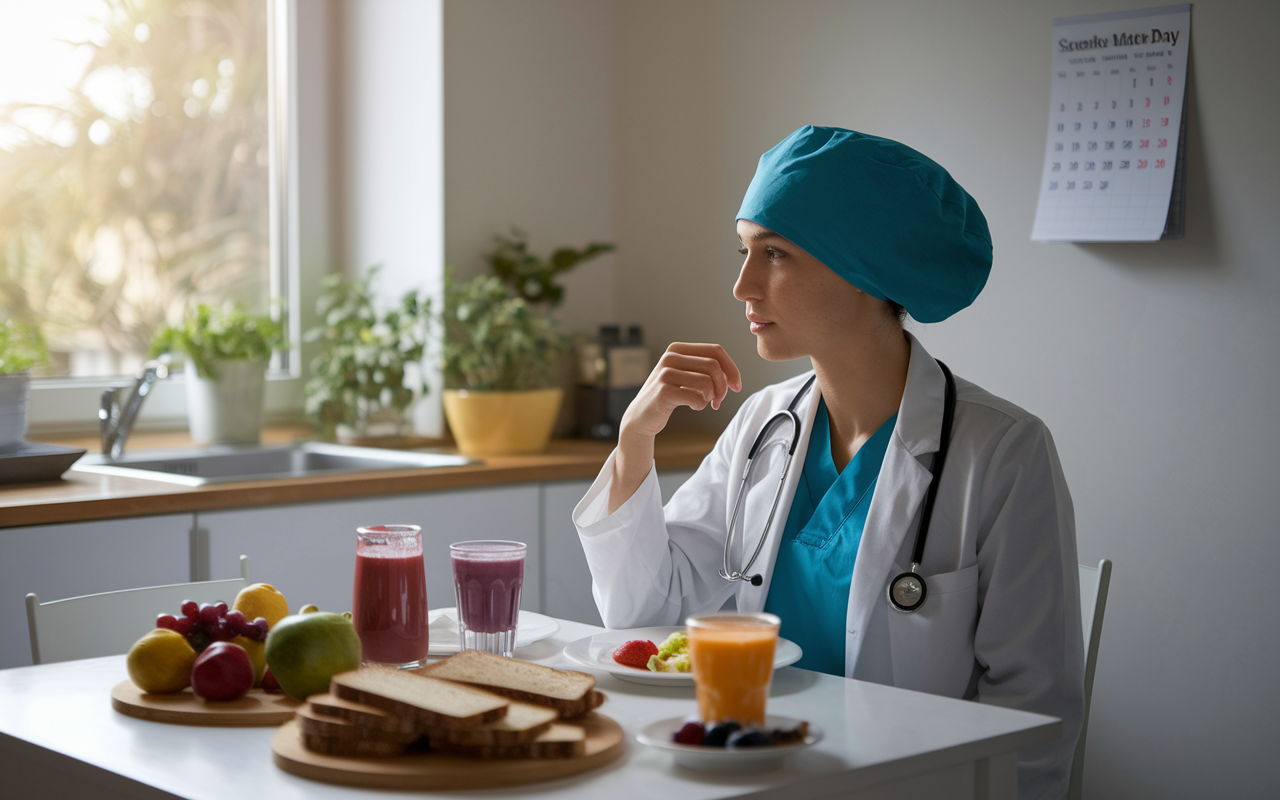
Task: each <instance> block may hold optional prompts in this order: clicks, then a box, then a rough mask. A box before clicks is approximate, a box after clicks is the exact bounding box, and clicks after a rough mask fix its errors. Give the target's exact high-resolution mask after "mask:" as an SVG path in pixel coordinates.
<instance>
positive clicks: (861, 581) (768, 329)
mask: <svg viewBox="0 0 1280 800" xmlns="http://www.w3.org/2000/svg"><path fill="white" fill-rule="evenodd" d="M737 230H738V236H739V239H740V240H741V242H742V249H741V251H740V252H742V253H743V255H744V256H745V260H744V262H743V265H742V270H741V274H740V275H739V277H738V281H737V283H736V284H735V286H734V289H733V292H734V297H736V298H737V299H738V300H740V301H742V302H743V303H744V304H745V306H746V316H747V319H748V320H749V322H750V325H751V331H752V333H754V334H755V336H756V342H757V349H758V352H759V353H760V355H761V356H763V357H764V358H766V359H768V360H771V361H780V360H788V359H794V358H800V357H803V356H807V357H808V358H809V359H810V362H811V363H812V366H813V371H812V372H811V373H806V374H804V375H800V376H798V377H796V378H793V379H791V380H788V381H784V382H783V383H780V384H777V385H775V386H770V387H767V388H765V389H762V390H761V391H759V392H757V393H755V394H754V395H752V396H751V397H749V398H748V399H747V400H746V402H745V403H743V405H742V408H741V409H740V410H739V411H738V413H737V415H736V416H735V417H734V418H733V420H732V421H731V422H730V423H729V426H728V429H727V430H726V431H725V432H724V434H723V435H722V436H721V437H720V439H719V441H718V442H717V443H716V446H715V449H714V450H713V451H712V452H711V454H710V455H708V456H707V458H706V459H705V460H704V461H703V463H702V465H701V466H700V467H699V468H698V471H697V472H696V473H695V474H694V475H693V477H692V478H690V479H689V481H688V482H687V483H685V485H684V486H683V487H681V488H680V490H679V491H677V492H676V494H675V495H674V496H673V497H672V499H671V502H670V503H668V504H667V506H666V508H665V509H664V508H663V507H662V504H661V500H660V497H659V492H658V484H657V478H656V476H655V474H654V469H653V439H654V436H655V435H656V434H657V433H658V432H660V431H661V430H662V429H663V427H664V426H665V425H666V423H667V420H668V418H669V417H670V414H671V412H672V411H673V410H674V409H675V408H676V407H678V406H682V405H683V406H690V407H692V408H694V409H702V408H704V407H706V406H707V405H711V406H712V407H713V408H718V407H719V405H720V403H721V402H722V401H723V400H724V398H725V396H726V394H727V392H728V391H729V390H733V391H741V389H742V382H741V377H740V374H739V372H738V369H737V367H736V366H735V365H734V363H733V361H732V360H731V359H730V358H729V356H728V355H727V354H726V353H725V351H724V350H723V349H722V348H721V347H720V346H719V345H715V344H673V345H671V347H669V348H668V349H667V351H666V352H665V353H664V354H663V356H662V358H661V359H660V360H659V362H658V365H657V367H656V368H655V369H654V371H653V373H652V374H651V375H650V376H649V379H648V381H647V382H646V383H645V385H644V387H643V388H642V389H641V390H640V393H639V396H638V397H637V398H636V400H635V401H634V402H633V403H632V404H631V406H630V408H629V409H628V410H627V413H626V416H625V417H624V419H623V422H622V425H621V429H620V433H619V438H618V447H617V449H616V450H615V451H614V452H613V454H612V455H611V456H610V458H609V460H608V462H607V463H606V464H605V466H604V468H603V470H602V471H601V473H600V475H599V477H598V478H597V479H596V481H595V483H594V484H593V485H592V487H591V489H590V491H589V492H588V493H587V495H586V497H585V498H584V499H583V500H582V502H581V503H579V505H578V507H577V508H576V509H575V510H574V522H575V524H576V525H577V527H578V532H579V535H580V537H581V539H582V545H583V548H584V550H585V552H586V556H587V561H588V563H589V564H590V567H591V573H592V578H593V583H594V593H595V597H596V602H597V604H598V605H599V607H600V612H601V615H602V617H603V619H604V622H605V624H606V625H608V626H609V627H614V628H628V627H636V626H642V625H674V624H679V623H681V622H683V620H684V618H685V617H687V616H688V615H689V614H693V613H698V612H705V611H711V610H716V609H721V608H738V609H741V610H745V611H760V610H767V611H771V612H774V613H777V614H778V615H779V616H780V617H781V618H782V635H783V636H785V637H787V638H789V639H792V640H794V641H796V642H797V643H798V644H800V646H801V647H802V648H803V649H804V651H805V659H804V660H803V661H802V662H800V664H799V666H803V667H807V668H810V669H817V670H821V671H826V672H831V673H834V674H838V675H844V676H846V677H850V678H859V679H864V680H871V681H876V682H879V683H885V684H890V685H894V686H900V687H904V688H908V689H916V690H920V691H927V692H933V693H936V694H943V695H948V696H952V697H960V698H967V699H973V700H978V701H980V702H986V703H992V704H995V705H1001V706H1006V707H1011V708H1019V709H1024V710H1028V711H1036V712H1040V713H1044V714H1051V715H1053V716H1057V717H1061V718H1062V719H1063V721H1064V722H1063V736H1062V738H1061V739H1060V740H1058V741H1057V742H1055V743H1053V744H1050V745H1045V746H1041V747H1038V748H1032V749H1028V750H1025V751H1023V752H1022V753H1021V754H1020V760H1019V786H1020V791H1019V795H1020V796H1022V797H1060V796H1065V795H1066V792H1067V781H1068V777H1069V773H1070V768H1071V757H1072V751H1073V748H1074V745H1075V740H1076V736H1077V733H1078V730H1079V726H1080V719H1081V715H1082V713H1083V705H1084V703H1083V678H1082V676H1083V643H1082V635H1081V626H1080V605H1079V604H1080V600H1079V586H1078V577H1077V576H1078V573H1077V562H1076V544H1075V530H1074V520H1073V513H1072V507H1071V498H1070V495H1069V494H1068V492H1067V487H1066V483H1065V481H1064V479H1063V476H1062V469H1061V466H1060V464H1059V462H1058V456H1057V452H1056V450H1055V449H1054V445H1053V440H1052V438H1051V437H1050V435H1049V432H1048V430H1047V429H1046V428H1045V426H1044V424H1043V423H1042V422H1041V421H1040V420H1039V419H1037V418H1035V417H1034V416H1031V415H1030V414H1028V413H1027V412H1026V411H1023V410H1022V409H1020V408H1018V407H1017V406H1015V405H1013V404H1012V403H1009V402H1007V401H1005V400H1002V399H1000V398H998V397H995V396H993V395H991V394H989V393H987V392H985V391H983V390H982V389H980V388H978V387H977V386H975V385H973V384H972V383H969V382H967V381H965V380H963V379H958V378H956V379H951V377H950V375H949V373H948V372H947V371H946V370H945V368H944V367H943V366H942V365H941V364H940V363H939V362H937V361H935V360H934V359H933V358H932V357H930V356H929V354H928V353H927V352H926V351H925V349H924V347H923V346H922V345H921V344H920V342H919V341H918V340H917V339H916V338H915V337H913V336H911V335H910V334H909V333H906V332H904V331H903V329H902V324H901V320H902V317H903V310H904V308H905V311H906V312H907V313H910V314H911V316H913V317H914V318H915V319H917V320H919V321H922V322H935V321H939V320H942V319H945V318H947V317H949V316H950V315H951V314H953V313H955V312H956V311H959V310H960V309H962V308H965V307H966V306H968V305H969V304H970V303H972V301H973V299H974V298H975V297H976V296H977V295H978V292H980V291H981V289H982V287H983V285H984V284H985V283H986V279H987V275H988V273H989V270H990V265H991V244H990V236H989V234H988V231H987V226H986V221H985V219H984V218H983V216H982V212H981V211H980V210H979V209H978V206H977V203H976V202H975V201H974V200H973V198H971V197H970V196H969V195H968V194H967V193H966V192H965V191H964V190H963V189H962V188H961V187H960V186H959V185H958V184H957V183H956V182H955V181H954V180H952V179H951V177H950V175H948V174H947V172H946V171H945V170H943V169H942V168H941V167H940V166H938V165H937V164H935V163H934V162H932V161H930V160H929V159H928V158H926V157H924V156H922V155H920V154H919V153H917V152H915V151H914V150H911V149H910V148H908V147H906V146H904V145H901V144H899V143H897V142H892V141H889V140H886V139H881V138H878V137H873V136H866V135H863V134H859V133H855V132H853V131H847V130H842V129H838V128H816V127H812V126H809V127H805V128H801V129H800V130H798V131H796V132H795V133H793V134H792V135H791V136H789V137H787V139H785V140H784V141H783V142H782V143H780V144H779V145H778V146H777V147H775V148H773V149H772V150H770V151H769V152H767V153H765V154H764V155H763V156H762V157H761V159H760V164H759V167H758V169H757V171H756V175H755V178H754V179H753V180H752V182H751V186H750V188H748V190H747V195H746V198H745V199H744V201H743V204H742V208H741V209H740V210H739V212H738V221H737ZM949 384H950V386H949ZM948 406H950V407H951V408H952V411H951V412H950V413H948V412H947V408H948ZM788 408H790V409H791V410H793V411H794V413H795V415H796V418H797V419H798V420H799V422H800V423H801V424H800V431H799V435H798V440H797V441H796V446H795V451H794V457H793V458H794V463H793V464H792V465H791V466H790V467H789V468H788V467H787V465H786V456H787V449H788V446H789V445H790V443H791V441H792V439H793V438H794V437H795V436H796V434H795V432H794V430H793V423H792V422H791V420H790V418H788V417H783V418H782V419H781V420H779V421H776V422H775V423H773V424H772V425H770V420H771V419H773V418H774V417H775V416H776V415H777V414H778V413H779V412H780V411H783V410H785V409H788ZM946 417H952V418H953V419H952V421H951V425H950V427H951V430H950V435H949V437H948V439H947V442H948V447H947V448H946V450H945V460H943V462H942V463H941V464H937V463H935V462H937V461H938V460H939V456H940V453H939V450H940V447H941V446H942V444H943V432H944V428H945V427H946V425H945V418H946ZM766 426H768V427H769V432H768V433H767V434H766V441H768V442H774V441H776V442H781V443H782V446H762V447H760V448H758V449H757V452H756V457H755V462H756V463H754V464H753V465H752V467H751V473H750V478H749V480H748V481H746V485H745V488H743V489H742V491H743V493H744V496H743V500H742V509H741V512H740V513H739V514H738V515H737V516H735V514H734V509H735V505H736V504H737V501H738V495H739V488H740V487H742V486H743V474H744V471H745V470H746V468H747V461H748V454H749V452H750V451H751V450H752V446H753V444H754V443H755V442H756V439H757V436H758V434H759V432H760V431H761V430H762V429H763V428H765V427H766ZM939 468H940V469H941V472H940V475H941V477H940V478H939V479H938V481H937V489H936V498H935V502H934V504H933V511H932V514H931V515H930V524H929V527H928V531H927V535H926V537H925V539H924V545H925V546H924V547H923V552H922V554H920V555H918V556H917V555H916V554H915V552H914V551H915V545H916V539H917V531H918V530H919V527H920V522H921V518H922V516H924V514H923V507H924V506H925V505H927V500H926V497H927V494H928V492H929V487H930V485H931V483H933V475H932V471H935V470H938V469H939ZM784 475H785V478H784V477H783V476H784ZM780 480H781V481H782V483H781V484H779V481H780ZM775 502H776V507H775ZM771 509H772V511H771ZM731 525H732V536H730V528H731ZM761 536H763V537H764V540H763V545H762V546H761V547H760V553H759V557H758V559H756V560H755V562H754V564H751V559H752V554H753V553H754V551H755V550H756V547H757V542H758V541H759V537H761ZM726 539H728V551H729V552H728V554H727V556H726V554H725V548H726ZM914 561H918V565H917V566H916V567H915V568H914V569H912V567H913V562H914ZM909 571H910V572H914V573H915V574H916V575H918V576H921V577H922V578H923V584H924V587H923V588H922V589H920V590H919V591H917V592H916V593H915V594H914V595H912V594H911V592H910V591H909V590H910V589H912V588H914V587H913V586H911V583H912V581H910V580H908V581H907V582H906V583H905V584H903V585H902V586H898V587H897V590H896V591H895V593H894V599H896V600H897V601H898V602H899V603H900V604H902V606H903V608H910V607H911V606H913V605H914V604H915V603H916V602H917V601H918V600H920V598H921V595H923V600H924V602H923V603H922V604H920V605H919V607H918V608H915V610H910V611H903V610H899V609H898V608H897V607H895V605H894V603H893V602H891V598H890V594H891V592H890V586H891V584H893V585H896V584H895V579H896V578H898V577H900V576H902V573H904V572H909ZM722 573H723V575H722ZM725 576H728V577H725ZM757 576H758V577H757ZM753 578H754V580H753ZM921 724H922V725H927V724H928V721H927V720H923V721H921Z"/></svg>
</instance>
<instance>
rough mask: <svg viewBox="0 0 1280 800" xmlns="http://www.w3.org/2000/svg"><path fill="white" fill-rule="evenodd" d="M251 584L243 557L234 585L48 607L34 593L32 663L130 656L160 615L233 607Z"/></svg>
mask: <svg viewBox="0 0 1280 800" xmlns="http://www.w3.org/2000/svg"><path fill="white" fill-rule="evenodd" d="M250 582H251V581H250V578H249V557H248V556H240V577H239V578H233V579H232V580H228V581H202V582H200V583H175V584H172V585H169V586H149V587H146V588H143V589H124V590H121V591H118V592H103V593H102V594H89V595H85V596H84V597H69V598H67V599H65V600H51V601H49V602H48V603H41V602H40V598H38V597H36V596H35V594H28V595H27V628H28V630H29V631H30V633H31V663H32V664H51V663H54V662H56V661H71V660H73V659H78V658H95V657H97V656H113V655H119V654H121V653H127V652H129V648H130V647H132V646H133V643H134V642H136V641H137V640H138V638H139V637H141V636H142V635H143V634H144V633H146V632H147V631H149V630H151V629H152V628H154V627H155V624H156V616H157V615H159V614H173V615H174V616H175V617H176V616H180V615H181V614H182V612H181V611H180V610H179V609H180V607H181V605H182V601H183V600H195V601H196V602H197V603H213V602H216V601H218V600H225V601H226V602H227V604H228V605H230V604H231V603H232V602H233V601H234V600H235V599H236V595H237V594H238V593H239V592H240V590H241V589H243V588H244V587H246V586H248V585H249V584H250Z"/></svg>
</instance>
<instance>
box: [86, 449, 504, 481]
mask: <svg viewBox="0 0 1280 800" xmlns="http://www.w3.org/2000/svg"><path fill="white" fill-rule="evenodd" d="M477 463H480V462H478V461H476V460H475V459H471V458H467V457H466V456H459V455H452V454H445V453H417V452H411V451H403V450H381V449H378V448H374V447H349V446H347V445H341V444H325V443H322V442H302V443H299V444H291V445H247V446H238V445H237V446H232V445H216V446H213V447H201V448H183V449H174V450H149V451H139V452H136V453H125V455H124V457H123V458H119V459H111V458H108V457H107V456H103V455H87V456H83V457H82V458H81V459H80V460H79V461H77V462H76V463H75V464H74V465H73V466H72V467H71V469H72V470H75V471H77V472H96V473H100V474H104V475H121V476H124V477H128V478H144V479H146V480H152V481H164V482H166V483H177V484H181V485H183V486H203V485H205V484H209V483H231V482H233V481H259V480H271V479H279V478H305V477H308V476H312V475H340V474H344V473H353V472H376V471H379V470H393V469H415V468H431V467H453V466H459V465H464V464H477Z"/></svg>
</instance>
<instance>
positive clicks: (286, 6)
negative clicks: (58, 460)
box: [28, 0, 320, 437]
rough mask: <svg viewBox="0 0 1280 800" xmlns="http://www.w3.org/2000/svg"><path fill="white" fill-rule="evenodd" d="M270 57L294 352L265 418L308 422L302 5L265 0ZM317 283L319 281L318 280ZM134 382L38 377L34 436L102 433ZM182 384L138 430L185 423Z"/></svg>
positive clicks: (272, 176) (274, 251)
mask: <svg viewBox="0 0 1280 800" xmlns="http://www.w3.org/2000/svg"><path fill="white" fill-rule="evenodd" d="M266 2H267V3H268V5H269V8H268V13H267V59H268V77H267V84H268V88H267V92H268V98H267V102H268V116H267V139H268V147H267V152H268V158H269V162H268V169H267V171H268V176H269V177H268V188H267V192H268V209H269V211H268V229H269V233H268V236H269V249H270V253H271V261H270V286H271V294H272V297H273V298H280V299H282V300H283V301H284V305H285V308H286V309H288V314H287V318H286V325H287V328H286V332H287V336H288V347H287V348H285V349H283V350H278V351H277V352H276V355H275V357H274V358H273V359H272V362H271V367H270V369H269V370H268V373H267V391H266V400H265V408H264V412H265V417H266V419H268V420H277V421H279V420H292V421H297V420H300V419H301V417H302V397H303V391H302V383H303V380H304V377H305V376H304V374H303V372H304V371H303V365H302V361H303V358H302V347H301V344H302V330H303V323H304V319H303V318H304V317H307V318H308V319H307V321H308V322H309V321H310V317H311V314H309V313H305V312H304V311H303V309H302V307H301V295H302V292H301V287H302V285H303V284H304V283H305V282H306V276H303V275H302V274H301V269H302V268H301V264H300V259H299V227H300V225H299V215H298V209H299V203H298V199H299V192H298V160H299V159H298V130H299V121H298V68H297V65H298V47H297V36H298V21H297V16H298V5H297V0H266ZM311 277H314V278H315V279H316V280H317V281H318V280H319V277H320V276H319V275H315V276H311ZM131 383H132V378H131V377H129V376H119V377H110V378H108V377H92V378H90V377H85V378H73V377H49V378H33V379H32V381H31V402H30V404H29V405H30V412H29V426H28V437H31V436H33V435H35V436H39V435H40V434H56V433H83V432H87V431H90V430H96V429H97V426H98V420H97V411H98V407H99V404H100V398H101V396H102V393H103V391H105V390H107V389H110V388H116V387H121V386H126V385H130V384H131ZM186 421H187V411H186V393H185V385H184V380H183V378H182V377H181V376H180V374H179V375H175V376H171V377H169V378H166V379H164V380H162V381H159V382H157V384H156V385H155V386H154V387H153V388H152V391H151V393H150V394H149V395H148V396H147V401H146V403H144V404H143V407H142V411H141V413H140V415H139V417H138V422H137V424H136V425H135V428H136V429H147V428H175V427H182V426H184V425H186Z"/></svg>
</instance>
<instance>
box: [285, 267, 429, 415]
mask: <svg viewBox="0 0 1280 800" xmlns="http://www.w3.org/2000/svg"><path fill="white" fill-rule="evenodd" d="M377 272H378V268H377V267H374V268H372V269H370V270H369V271H368V272H367V274H366V275H365V277H364V278H361V279H357V280H347V279H346V278H344V277H343V276H341V275H329V276H327V277H326V278H325V279H324V281H323V282H322V284H321V289H322V291H321V295H320V299H319V300H318V301H317V303H316V309H317V311H318V312H319V314H320V320H321V324H320V325H319V326H317V327H315V328H313V329H311V330H309V331H307V333H306V336H305V337H304V338H305V340H306V341H308V342H315V341H318V342H320V354H319V355H318V356H317V357H316V358H315V360H313V361H312V362H311V378H310V379H309V380H308V381H307V386H306V393H307V402H306V411H307V414H308V415H309V416H310V417H311V418H312V419H313V420H315V422H316V424H317V425H318V426H319V428H320V430H321V432H322V435H323V436H324V437H325V438H328V439H333V438H338V437H340V438H347V439H362V438H365V437H368V436H371V435H376V434H378V433H383V434H386V435H393V436H399V435H402V433H403V431H404V426H405V417H406V412H407V411H408V409H409V406H410V405H412V404H413V402H414V400H415V398H416V396H417V393H416V392H415V390H418V391H420V392H422V393H426V391H427V386H426V383H425V382H424V381H422V380H421V379H419V380H417V381H415V382H414V384H413V385H412V386H409V385H406V378H407V377H409V373H410V372H411V369H410V365H413V364H417V363H418V362H420V361H421V360H422V356H423V354H424V353H425V352H426V343H427V334H428V330H429V328H430V323H431V299H430V298H429V297H426V296H425V295H419V294H418V293H417V292H416V291H410V292H407V293H406V294H405V295H404V297H403V298H401V301H400V305H399V306H398V307H397V308H394V309H392V310H390V311H388V312H386V313H385V314H382V315H379V314H378V313H377V311H376V310H375V308H374V305H373V295H372V291H371V285H372V282H373V280H374V278H375V276H376V275H377Z"/></svg>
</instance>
